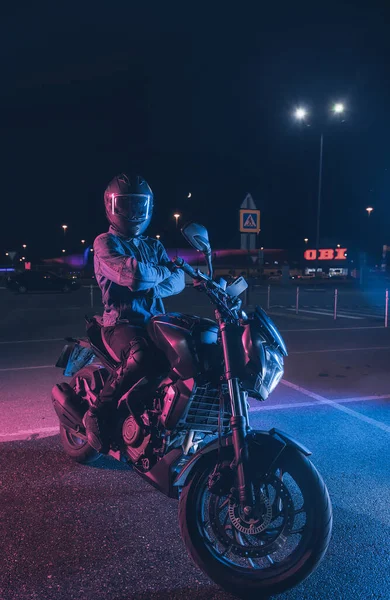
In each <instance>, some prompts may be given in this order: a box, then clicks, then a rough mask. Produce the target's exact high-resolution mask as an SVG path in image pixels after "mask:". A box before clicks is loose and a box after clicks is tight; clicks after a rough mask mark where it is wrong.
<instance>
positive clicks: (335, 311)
mask: <svg viewBox="0 0 390 600" xmlns="http://www.w3.org/2000/svg"><path fill="white" fill-rule="evenodd" d="M338 295H339V292H338V290H337V288H336V289H335V291H334V311H333V318H334V320H336V319H337V301H338Z"/></svg>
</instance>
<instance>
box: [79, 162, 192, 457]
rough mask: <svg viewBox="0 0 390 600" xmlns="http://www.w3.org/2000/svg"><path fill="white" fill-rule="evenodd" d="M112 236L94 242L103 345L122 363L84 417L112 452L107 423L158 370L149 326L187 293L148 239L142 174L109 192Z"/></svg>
mask: <svg viewBox="0 0 390 600" xmlns="http://www.w3.org/2000/svg"><path fill="white" fill-rule="evenodd" d="M104 205H105V210H106V216H107V219H108V222H109V224H110V227H109V230H108V232H107V233H103V234H101V235H99V236H98V237H97V238H96V239H95V242H94V246H93V249H94V269H95V277H96V281H97V283H98V285H99V287H100V289H101V291H102V300H103V304H104V314H103V329H102V337H103V341H104V343H105V345H106V347H107V348H108V350H109V351H110V353H111V355H112V356H113V358H116V359H117V360H118V362H119V361H120V362H121V368H120V369H119V370H118V373H116V374H114V375H113V376H110V377H109V378H108V380H107V381H106V383H105V385H104V387H103V389H102V391H101V393H100V394H99V396H98V398H97V400H96V402H95V404H94V406H93V407H91V408H90V409H89V410H88V411H87V413H86V415H85V417H84V421H83V422H84V425H85V428H86V433H87V439H88V443H89V444H90V445H91V446H92V447H93V448H95V449H96V450H97V451H99V452H103V453H104V452H108V449H109V439H108V431H107V430H108V428H107V418H108V416H109V413H110V412H111V411H112V408H113V405H115V403H116V402H117V401H118V400H119V398H120V397H121V395H122V394H123V393H124V391H125V389H129V388H130V386H131V385H133V384H134V383H136V382H137V381H138V380H139V379H140V378H141V377H144V376H146V377H152V376H153V375H155V374H156V371H157V370H158V368H159V366H158V362H159V361H158V360H156V357H157V352H156V348H155V347H153V345H152V342H151V340H150V339H148V336H147V333H146V329H145V324H146V323H147V322H148V320H149V319H150V318H151V317H152V316H153V315H156V314H159V313H162V312H164V306H163V303H162V298H164V297H166V296H171V295H173V294H178V293H179V292H181V291H182V290H183V288H184V285H185V282H184V273H183V271H182V270H181V269H178V268H176V267H175V265H174V264H173V263H172V262H171V261H170V260H169V258H168V255H167V253H166V251H165V248H164V246H163V245H162V244H161V242H160V241H159V240H157V239H154V238H149V237H146V236H144V235H143V233H144V232H145V230H146V228H147V227H148V225H149V223H150V220H151V217H152V212H153V192H152V190H151V189H150V187H149V185H148V183H147V182H146V181H145V180H144V179H143V178H142V177H140V176H139V175H137V176H130V175H126V174H124V173H122V174H120V175H117V176H116V177H114V179H113V180H112V181H111V182H110V183H109V184H108V187H107V189H106V191H105V193H104Z"/></svg>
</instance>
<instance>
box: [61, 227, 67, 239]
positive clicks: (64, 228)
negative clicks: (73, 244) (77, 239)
mask: <svg viewBox="0 0 390 600" xmlns="http://www.w3.org/2000/svg"><path fill="white" fill-rule="evenodd" d="M61 227H62V229H63V230H64V237H65V234H66V230H67V229H68V226H67V225H61Z"/></svg>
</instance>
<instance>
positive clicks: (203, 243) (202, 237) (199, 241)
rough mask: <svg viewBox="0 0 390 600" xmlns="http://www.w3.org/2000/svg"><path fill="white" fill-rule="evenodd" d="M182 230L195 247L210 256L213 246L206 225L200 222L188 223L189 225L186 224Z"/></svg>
mask: <svg viewBox="0 0 390 600" xmlns="http://www.w3.org/2000/svg"><path fill="white" fill-rule="evenodd" d="M181 232H182V234H183V236H184V237H185V239H186V240H187V242H188V243H189V244H191V246H192V247H193V248H195V249H196V250H200V251H201V252H203V254H206V255H208V256H210V254H211V246H210V242H209V234H208V231H207V229H206V227H203V225H199V224H198V223H188V225H184V227H183V228H182V230H181Z"/></svg>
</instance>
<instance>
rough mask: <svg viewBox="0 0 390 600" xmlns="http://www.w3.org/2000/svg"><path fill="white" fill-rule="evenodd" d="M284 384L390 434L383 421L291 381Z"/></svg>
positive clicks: (284, 381)
mask: <svg viewBox="0 0 390 600" xmlns="http://www.w3.org/2000/svg"><path fill="white" fill-rule="evenodd" d="M282 383H283V385H285V386H286V387H289V388H291V389H293V390H295V391H296V392H300V393H301V394H304V395H305V396H309V398H313V400H317V402H320V403H321V404H328V405H329V406H332V407H333V408H336V409H337V410H340V411H341V412H344V413H346V414H347V415H349V416H351V417H354V418H355V419H358V420H359V421H363V422H364V423H368V424H369V425H373V426H374V427H376V428H377V429H382V431H385V432H386V433H390V425H386V423H382V421H377V420H376V419H371V417H367V416H366V415H363V414H361V413H359V412H357V411H356V410H352V409H351V408H347V407H346V406H343V405H342V404H340V403H338V402H335V401H334V400H329V398H325V397H324V396H320V395H319V394H316V393H315V392H311V391H310V390H307V389H306V388H303V387H301V386H300V385H296V384H295V383H292V382H291V381H287V380H286V379H282Z"/></svg>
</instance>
